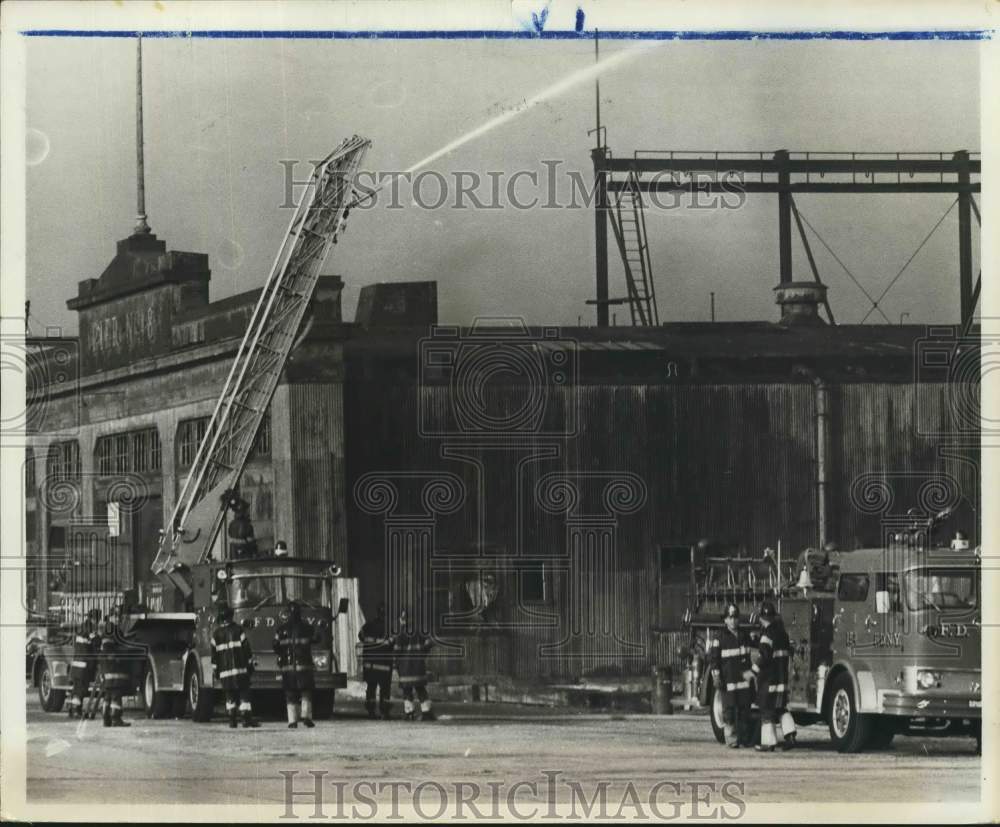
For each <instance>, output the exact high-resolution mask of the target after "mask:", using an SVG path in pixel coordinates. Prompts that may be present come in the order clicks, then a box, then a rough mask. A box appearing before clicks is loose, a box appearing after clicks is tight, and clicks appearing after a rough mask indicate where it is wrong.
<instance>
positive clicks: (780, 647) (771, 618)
mask: <svg viewBox="0 0 1000 827" xmlns="http://www.w3.org/2000/svg"><path fill="white" fill-rule="evenodd" d="M760 625H761V634H760V641H759V652H760V654H759V657H758V658H757V659H756V661H755V663H754V664H753V666H752V671H753V673H754V676H755V678H756V682H757V708H758V709H759V710H760V744H758V745H757V749H758V750H760V751H761V752H773V751H774V748H775V746H777V743H778V733H777V729H776V725H777V724H778V722H779V721H780V724H781V732H782V735H783V736H784V738H783V740H782V749H791V748H792V747H793V746H795V720H794V719H793V718H792V714H791V713H790V712H789V711H788V675H789V671H788V659H789V652H790V651H791V644H790V643H789V640H788V632H786V631H785V624H784V622H783V621H782V619H781V615H779V614H778V612H777V610H776V609H775V608H774V604H773V603H772V602H771V601H769V600H765V601H764V602H763V603H762V604H761V607H760Z"/></svg>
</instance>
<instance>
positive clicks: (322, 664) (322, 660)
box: [313, 652, 330, 669]
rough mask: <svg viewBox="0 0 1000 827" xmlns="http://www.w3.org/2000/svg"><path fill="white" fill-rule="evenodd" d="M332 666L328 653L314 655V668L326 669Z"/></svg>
mask: <svg viewBox="0 0 1000 827" xmlns="http://www.w3.org/2000/svg"><path fill="white" fill-rule="evenodd" d="M329 665H330V656H329V655H328V654H327V653H326V652H320V653H319V654H317V655H313V666H314V667H316V668H317V669H326V668H327V667H328V666H329Z"/></svg>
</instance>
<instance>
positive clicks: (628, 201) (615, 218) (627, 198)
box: [608, 172, 660, 327]
mask: <svg viewBox="0 0 1000 827" xmlns="http://www.w3.org/2000/svg"><path fill="white" fill-rule="evenodd" d="M608 215H609V216H610V218H611V229H612V230H614V233H615V241H617V242H618V251H619V252H620V253H621V257H622V266H623V267H624V268H625V286H626V287H627V288H628V296H626V297H625V299H623V300H622V303H627V304H628V307H629V311H630V312H631V314H632V325H633V326H639V327H649V326H657V325H659V324H660V315H659V311H658V310H657V307H656V288H655V287H654V285H653V265H652V262H651V261H650V258H649V243H648V238H647V236H646V212H645V208H644V206H643V201H642V192H640V190H639V178H638V176H637V175H636V173H635V172H630V173H629V175H628V178H627V179H626V182H625V186H624V187H623V188H622V189H620V190H618V191H617V192H616V193H615V203H614V209H613V210H609V211H608Z"/></svg>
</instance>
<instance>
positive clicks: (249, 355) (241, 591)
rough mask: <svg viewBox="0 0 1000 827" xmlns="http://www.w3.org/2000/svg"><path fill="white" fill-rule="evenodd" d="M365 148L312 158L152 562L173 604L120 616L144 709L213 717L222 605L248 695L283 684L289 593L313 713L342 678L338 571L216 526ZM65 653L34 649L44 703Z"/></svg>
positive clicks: (329, 704) (65, 676)
mask: <svg viewBox="0 0 1000 827" xmlns="http://www.w3.org/2000/svg"><path fill="white" fill-rule="evenodd" d="M370 145H371V142H370V141H369V140H367V139H365V138H361V137H358V136H354V137H352V138H349V139H348V140H345V141H344V142H343V143H342V144H341V145H340V146H339V147H337V148H336V149H335V150H334V151H333V152H331V153H330V154H329V155H328V156H327V157H326V158H324V159H323V160H322V161H321V162H320V163H319V164H318V165H316V167H315V169H314V170H313V174H312V176H311V178H310V180H309V182H308V183H307V184H306V187H305V190H304V192H303V194H302V198H301V199H300V201H299V204H298V207H297V209H296V211H295V214H294V216H293V217H292V219H291V222H290V223H289V226H288V232H287V233H286V235H285V238H284V241H283V242H282V243H281V246H280V247H279V249H278V253H277V255H276V256H275V260H274V264H273V266H272V268H271V271H270V274H269V275H268V277H267V280H266V281H265V283H264V287H263V289H262V291H261V294H260V298H259V299H258V301H257V304H256V306H255V308H254V311H253V314H252V316H251V319H250V323H249V325H248V327H247V330H246V333H245V335H244V336H243V340H242V342H241V343H240V346H239V348H238V350H237V353H236V358H235V359H234V360H233V363H232V365H231V367H230V370H229V374H228V377H227V379H226V381H225V383H224V385H223V388H222V392H221V393H220V395H219V398H218V401H217V402H216V405H215V409H214V412H213V414H212V417H211V419H210V421H209V424H208V426H207V429H206V432H205V436H204V438H203V439H202V441H201V443H200V445H199V447H198V452H197V455H196V457H195V460H194V463H193V465H192V467H191V470H190V472H189V473H188V476H187V479H186V481H185V483H184V486H183V488H182V490H181V492H180V495H179V496H178V499H177V504H176V506H175V508H174V510H173V514H172V516H171V518H170V521H169V523H168V524H167V526H166V528H165V530H164V531H163V533H162V534H161V537H160V545H159V549H158V551H157V554H156V556H155V558H154V560H153V566H152V569H153V573H154V574H155V575H156V576H157V578H158V579H159V581H160V582H162V584H163V588H164V592H165V594H164V601H163V605H164V606H166V605H167V604H168V603H169V604H172V606H171V608H173V609H174V611H146V610H145V607H141V606H140V607H137V608H136V609H134V610H131V611H128V610H127V611H125V612H123V613H122V617H121V619H120V624H119V625H120V632H121V635H122V640H123V643H125V644H126V645H127V646H128V647H129V650H130V651H131V653H132V655H133V657H131V658H130V659H129V660H130V662H131V664H132V668H131V672H130V677H131V682H132V685H133V687H134V690H135V692H136V693H138V694H139V695H140V697H141V699H142V700H143V701H144V706H145V708H146V710H147V712H148V714H149V716H150V717H153V718H162V717H167V716H170V715H173V716H177V717H179V716H181V715H183V714H187V715H190V717H191V718H192V719H193V720H195V721H207V720H209V718H210V717H211V715H212V711H213V709H214V706H215V701H216V698H217V696H218V694H219V693H218V692H217V691H216V690H217V689H218V687H217V686H216V685H215V684H216V683H217V681H216V679H215V678H214V677H213V674H212V668H211V651H210V641H211V635H212V628H213V624H214V622H215V618H216V612H217V608H218V606H219V605H220V604H227V605H229V606H230V607H231V608H232V609H233V612H234V616H235V620H236V622H237V623H240V624H242V625H243V627H244V628H245V629H246V634H247V637H248V638H249V639H250V643H251V645H252V647H253V650H254V653H255V659H256V668H255V670H254V673H253V677H252V686H253V689H254V690H255V692H258V691H261V690H274V691H275V692H277V691H280V689H281V673H280V671H279V670H278V668H277V663H276V658H275V655H274V654H272V649H271V643H272V639H273V637H274V633H275V629H276V628H277V626H279V625H280V624H281V623H282V622H283V621H284V620H285V619H286V618H287V616H288V612H287V606H288V603H289V602H290V601H292V600H294V601H296V602H297V603H298V604H299V605H300V606H301V607H302V617H303V619H304V620H305V621H306V622H307V623H309V624H311V625H313V626H315V627H317V628H319V630H320V634H319V638H320V641H321V642H320V643H319V645H317V646H315V647H314V655H313V660H314V666H315V675H316V692H315V697H314V703H315V711H314V714H315V716H316V717H324V716H326V715H329V714H330V713H331V712H332V709H333V702H334V695H335V692H336V689H338V688H343V687H344V686H346V684H347V677H346V675H345V673H344V672H342V671H340V664H341V663H342V662H343V658H341V657H340V655H341V653H340V652H339V651H338V645H337V641H338V636H337V635H336V634H335V630H334V624H335V622H336V620H337V618H338V617H339V616H340V615H341V614H343V613H344V612H346V610H347V606H346V603H347V600H346V599H340V600H339V602H338V605H337V606H336V607H335V606H334V605H333V599H334V593H335V588H334V581H335V579H336V578H337V577H338V576H339V575H340V569H339V568H338V567H337V566H336V565H331V563H330V561H329V560H322V559H302V558H296V557H276V556H267V557H250V558H245V557H242V556H241V557H240V558H239V559H232V558H231V557H230V555H228V554H227V553H226V552H227V549H226V537H225V532H224V531H223V529H224V526H225V522H226V515H227V511H228V509H229V506H230V505H231V504H232V503H233V502H234V501H238V493H237V492H238V484H239V480H240V476H241V474H242V472H243V469H244V467H245V465H246V462H247V458H248V456H249V454H250V450H251V448H252V446H253V442H254V439H255V437H256V435H257V431H258V429H259V428H260V425H261V422H262V420H263V418H264V416H265V413H266V411H267V408H268V405H269V404H270V402H271V398H272V396H273V395H274V392H275V389H276V388H277V386H278V380H279V378H280V376H281V372H282V370H283V369H284V367H285V364H286V362H287V361H288V356H289V353H290V352H291V350H292V348H293V346H294V344H295V342H296V337H297V335H298V332H299V328H300V326H301V324H302V321H303V319H304V317H305V315H306V311H307V308H308V305H309V302H310V300H311V298H312V296H313V293H314V291H315V287H316V283H317V281H318V279H319V275H320V272H321V270H322V268H323V265H324V262H325V261H326V258H327V256H328V254H329V252H330V250H331V248H332V246H333V245H334V244H335V243H336V242H337V239H338V236H339V234H340V233H341V232H342V231H343V229H344V223H345V221H346V219H347V215H348V212H349V211H350V208H351V206H352V205H353V204H354V203H355V184H356V178H357V173H358V169H359V168H360V165H361V163H362V160H363V159H364V156H365V154H366V152H367V150H368V148H369V147H370ZM72 654H73V653H72V644H68V645H65V644H63V645H60V644H52V645H48V646H46V647H44V648H43V649H42V651H41V652H40V653H39V656H38V658H39V663H38V664H37V665H36V668H35V669H34V670H33V671H34V675H35V683H36V684H37V686H38V692H39V699H40V701H41V704H42V707H43V708H44V709H45V710H46V711H50V712H51V711H58V710H59V708H61V706H62V704H63V701H64V699H65V693H66V691H67V690H68V689H69V688H70V683H69V666H70V663H71V661H72Z"/></svg>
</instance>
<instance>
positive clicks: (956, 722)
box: [814, 547, 982, 752]
mask: <svg viewBox="0 0 1000 827" xmlns="http://www.w3.org/2000/svg"><path fill="white" fill-rule="evenodd" d="M839 564H840V573H839V576H838V578H837V588H836V592H835V594H834V596H833V606H832V624H831V626H832V634H831V639H830V655H829V661H828V665H827V664H823V663H818V664H816V668H815V671H816V673H817V680H816V693H817V694H816V695H815V696H814V698H815V703H816V705H817V711H818V712H819V713H820V714H821V715H822V717H823V718H824V719H825V720H826V721H827V723H828V724H829V727H830V736H831V739H832V740H833V742H834V744H835V745H836V746H837V747H838V748H839V749H841V750H843V751H847V752H854V751H858V750H860V749H863V748H864V747H865V746H866V745H877V744H881V743H888V742H889V741H891V740H892V737H893V735H895V734H899V733H907V732H912V733H917V732H919V733H921V734H925V735H926V734H970V735H973V736H974V737H976V738H977V740H978V739H979V738H980V728H981V718H982V686H981V681H982V676H981V657H982V653H981V634H980V632H981V605H980V594H981V586H980V561H979V556H978V554H977V553H976V552H974V551H972V550H969V549H961V548H959V549H953V548H932V549H923V548H919V547H918V548H905V547H904V548H892V547H890V548H888V549H861V550H858V551H854V552H846V553H842V554H841V555H840V561H839ZM824 665H827V671H826V673H825V674H821V673H822V667H823V666H824Z"/></svg>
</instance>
